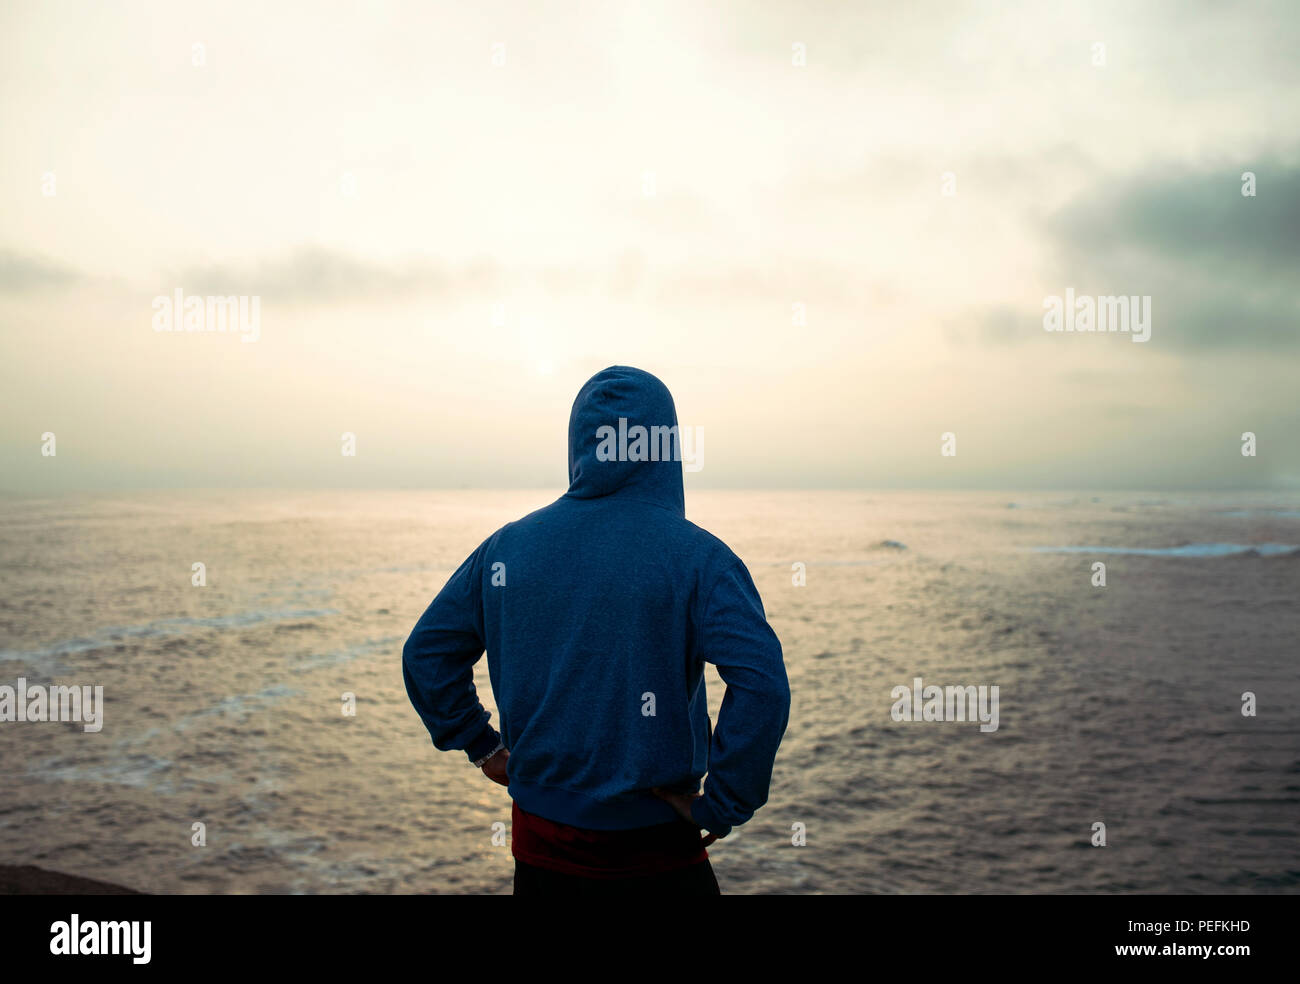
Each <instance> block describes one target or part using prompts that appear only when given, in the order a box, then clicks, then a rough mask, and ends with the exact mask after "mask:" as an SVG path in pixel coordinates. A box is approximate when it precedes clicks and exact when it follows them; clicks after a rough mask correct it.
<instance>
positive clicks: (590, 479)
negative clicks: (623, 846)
mask: <svg viewBox="0 0 1300 984" xmlns="http://www.w3.org/2000/svg"><path fill="white" fill-rule="evenodd" d="M638 426H640V427H643V428H645V430H646V436H647V437H650V438H658V440H654V441H653V443H654V447H653V449H651V448H649V447H648V444H650V443H652V442H651V441H650V440H645V439H642V440H638V438H639V437H640V436H641V435H640V434H639V432H638V431H637V430H636V428H637V427H638ZM652 427H656V428H669V427H671V428H676V427H677V411H676V408H675V407H674V406H673V398H672V395H671V394H670V393H669V392H668V388H667V387H666V386H664V384H663V383H661V382H660V381H659V380H658V379H656V378H655V377H654V376H652V375H650V374H649V373H646V372H642V371H641V370H639V369H631V368H627V367H625V366H613V367H611V368H609V369H606V370H604V371H603V372H600V373H597V374H596V375H595V376H593V377H592V378H591V379H590V380H588V381H587V383H586V384H585V385H584V386H583V387H582V389H581V390H580V391H579V392H578V396H577V399H576V400H574V403H573V411H572V413H571V414H570V416H569V491H568V492H566V493H565V494H564V495H563V496H561V497H560V498H559V499H557V500H556V501H555V502H553V503H552V504H551V505H549V506H546V507H545V508H543V509H539V510H537V511H536V512H534V513H531V514H529V515H528V516H525V517H524V518H523V519H520V520H518V521H517V522H514V523H509V524H508V525H506V526H504V527H502V528H501V529H500V530H498V531H497V532H496V533H494V534H492V536H490V537H488V538H487V540H485V541H484V542H483V543H482V544H481V545H480V546H479V548H478V549H477V550H475V551H474V552H473V553H472V554H471V555H470V556H469V557H468V558H467V559H466V561H465V562H464V563H463V564H461V565H460V568H459V569H458V570H457V571H456V573H455V574H453V575H452V577H451V580H450V581H448V582H447V584H446V586H445V587H444V588H443V589H442V591H441V592H440V593H439V594H438V597H436V598H435V599H434V600H433V603H432V604H431V605H430V606H429V608H428V610H427V611H425V613H424V615H423V616H422V617H421V618H420V620H419V622H418V623H417V624H416V626H415V629H414V631H412V633H411V637H410V638H409V639H408V640H407V642H406V646H405V648H404V650H403V652H402V664H403V673H404V676H405V680H406V689H407V693H408V694H409V695H410V698H411V702H412V703H413V704H414V705H415V709H416V710H417V711H418V712H419V714H420V717H421V718H422V719H423V720H424V723H425V725H426V726H427V727H428V729H429V734H430V735H431V736H432V738H433V744H434V746H435V747H437V748H439V749H442V750H444V751H446V750H450V749H463V750H465V752H466V753H467V754H468V756H469V758H470V760H471V761H473V760H475V759H477V758H479V757H481V756H483V755H486V754H487V753H488V752H489V751H491V750H492V749H493V748H495V747H496V745H497V742H498V740H500V741H503V742H504V743H505V746H506V748H507V749H509V751H510V759H509V761H508V764H507V774H508V778H509V781H510V787H509V788H510V795H511V796H512V797H513V798H514V799H515V801H516V802H517V803H518V804H519V806H520V807H521V808H522V809H524V810H526V811H527V812H529V813H533V814H536V815H537V816H541V817H545V818H547V819H549V820H553V821H555V822H557V823H565V824H569V825H571V826H575V827H585V828H588V829H595V830H622V829H627V828H631V827H645V826H650V825H652V824H659V823H669V822H672V821H673V820H675V819H677V814H676V813H675V812H674V811H673V809H672V807H670V806H669V805H668V803H666V802H665V801H664V800H662V799H660V798H659V797H658V796H656V795H654V793H652V792H651V788H652V787H655V786H659V787H663V788H665V789H670V790H673V791H675V792H682V793H687V794H693V793H696V792H698V791H699V788H700V779H701V777H702V776H704V774H705V773H706V772H707V773H708V780H707V782H705V784H704V795H703V796H702V797H700V798H697V799H696V800H695V801H694V805H693V806H692V810H691V812H692V816H693V818H694V820H695V822H696V823H697V824H699V826H700V827H702V828H704V829H705V830H707V831H709V832H710V833H712V834H715V835H716V836H718V837H725V836H726V835H727V833H728V832H729V831H730V830H731V828H732V827H733V826H735V825H738V824H742V823H744V822H745V821H746V820H748V819H749V818H750V817H751V816H753V815H754V811H755V810H757V809H758V808H759V807H760V806H762V805H763V803H764V802H766V800H767V793H768V786H769V784H770V782H771V778H772V763H773V760H774V759H775V757H776V750H777V746H778V745H779V744H780V743H781V737H782V735H783V734H784V733H785V727H786V723H787V722H788V720H789V710H790V688H789V683H788V682H787V680H786V674H785V665H784V663H783V662H782V658H781V643H780V641H779V640H778V639H777V637H776V634H775V633H774V632H773V631H772V629H771V627H770V626H769V625H768V624H767V619H766V616H765V615H764V613H763V603H762V601H761V600H760V599H759V596H758V591H757V589H755V587H754V582H753V581H752V580H751V579H750V576H749V571H748V570H746V569H745V565H744V564H743V563H741V561H740V559H739V558H738V557H737V556H736V555H735V554H734V553H732V552H731V550H730V549H728V547H727V546H726V544H724V543H723V542H722V541H721V540H719V539H718V538H717V537H715V536H712V535H711V534H709V533H707V532H705V531H704V530H702V529H700V528H699V527H698V526H696V525H695V524H693V523H690V522H688V521H687V519H686V511H685V497H684V495H683V490H682V463H681V460H680V456H681V450H680V445H679V444H677V443H676V434H677V431H676V430H673V431H672V432H670V433H671V435H672V436H671V437H670V438H669V441H670V442H671V443H670V444H669V448H670V453H665V451H664V443H663V435H664V433H665V432H664V431H659V430H653V431H652V430H651V428H652ZM606 428H608V429H606ZM611 452H612V453H611ZM639 458H643V459H649V460H633V459H639ZM665 459H666V460H665ZM484 649H486V650H487V654H488V676H489V678H490V679H491V681H492V692H493V694H494V695H495V696H496V703H497V708H498V710H499V711H500V714H501V731H500V733H499V734H498V732H497V731H496V729H494V728H493V727H492V725H491V724H490V723H489V719H490V717H491V715H490V714H489V713H488V712H487V710H485V709H484V707H483V705H482V704H481V703H480V702H479V699H478V696H477V694H476V692H475V689H474V672H473V668H474V664H475V663H476V662H477V661H478V658H479V656H481V655H482V653H483V651H484ZM706 662H708V663H712V664H714V666H716V667H717V670H718V674H719V675H720V676H721V677H722V680H723V682H724V683H725V684H726V685H727V690H726V694H725V695H724V697H723V701H722V710H721V713H720V714H719V717H718V727H717V729H716V730H714V729H712V728H711V726H710V722H709V714H708V702H707V700H706V698H705V693H704V676H703V674H704V664H705V663H706Z"/></svg>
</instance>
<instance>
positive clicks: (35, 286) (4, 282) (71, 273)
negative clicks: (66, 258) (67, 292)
mask: <svg viewBox="0 0 1300 984" xmlns="http://www.w3.org/2000/svg"><path fill="white" fill-rule="evenodd" d="M83 279H85V278H84V277H83V275H82V274H81V272H80V271H79V270H76V269H75V268H73V267H71V266H68V265H67V264H64V263H60V262H58V261H56V260H49V259H46V258H44V257H41V256H36V255H33V254H29V253H19V252H16V251H14V250H7V249H0V291H3V292H6V293H20V292H25V291H32V290H45V289H49V288H54V287H68V286H71V285H72V284H75V283H79V282H80V281H82V280H83Z"/></svg>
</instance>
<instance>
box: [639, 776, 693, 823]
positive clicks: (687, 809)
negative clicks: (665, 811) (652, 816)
mask: <svg viewBox="0 0 1300 984" xmlns="http://www.w3.org/2000/svg"><path fill="white" fill-rule="evenodd" d="M650 792H652V793H654V794H655V795H656V796H658V797H659V798H660V799H661V800H664V801H665V802H666V803H667V804H668V805H669V806H671V807H672V808H673V809H674V810H676V811H677V815H678V816H679V817H681V818H682V819H683V820H685V821H687V822H689V823H690V824H691V825H692V826H695V827H698V826H699V824H698V823H696V822H695V819H694V818H693V817H692V816H691V804H692V803H693V802H695V800H697V799H699V798H700V797H701V796H703V795H704V794H703V793H695V794H694V795H692V796H687V795H686V794H685V793H674V792H671V791H670V790H667V789H660V788H659V787H658V786H655V787H654V788H653V789H651V790H650Z"/></svg>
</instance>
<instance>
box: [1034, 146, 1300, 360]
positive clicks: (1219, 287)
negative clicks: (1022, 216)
mask: <svg viewBox="0 0 1300 984" xmlns="http://www.w3.org/2000/svg"><path fill="white" fill-rule="evenodd" d="M1247 170H1249V171H1253V172H1254V173H1255V175H1256V181H1257V185H1256V192H1257V193H1256V196H1255V197H1253V198H1252V197H1246V196H1243V195H1242V194H1241V187H1242V180H1241V173H1242V172H1243V171H1247ZM1098 187H1099V189H1100V190H1097V191H1093V192H1089V193H1087V194H1085V195H1082V196H1080V197H1078V198H1077V199H1075V200H1074V201H1072V202H1070V203H1069V204H1068V205H1067V206H1065V207H1064V208H1062V209H1061V210H1059V211H1058V212H1057V213H1055V214H1054V215H1052V216H1051V217H1050V218H1049V219H1048V220H1047V221H1046V223H1045V231H1046V234H1047V235H1048V236H1049V238H1050V239H1051V241H1052V243H1053V245H1054V247H1055V249H1056V251H1057V257H1058V261H1059V262H1058V268H1057V270H1056V276H1057V277H1058V278H1059V281H1060V287H1059V288H1058V289H1057V292H1058V293H1059V292H1061V291H1063V290H1064V288H1065V287H1067V286H1072V287H1074V288H1075V290H1076V292H1077V293H1092V294H1119V293H1126V294H1138V295H1151V297H1152V306H1153V309H1154V312H1155V313H1154V318H1155V323H1154V330H1153V332H1154V336H1155V337H1156V338H1158V339H1160V341H1161V343H1162V344H1169V345H1173V346H1186V347H1205V348H1241V349H1259V350H1270V351H1272V350H1295V349H1298V348H1300V330H1297V329H1300V303H1298V302H1297V297H1296V293H1295V290H1294V283H1293V281H1294V271H1295V269H1296V267H1297V265H1298V263H1300V165H1296V164H1292V163H1286V162H1282V161H1280V160H1278V159H1268V160H1261V161H1260V162H1258V163H1257V164H1242V165H1240V166H1236V165H1234V166H1231V167H1220V168H1216V169H1214V170H1203V171H1195V172H1193V171H1179V172H1176V173H1170V172H1169V171H1168V170H1167V169H1164V168H1160V167H1151V168H1149V169H1147V170H1146V171H1145V172H1144V173H1143V174H1141V175H1138V176H1134V177H1132V178H1129V179H1127V180H1124V181H1120V182H1119V183H1117V184H1112V185H1110V186H1106V185H1104V184H1100V185H1099V186H1098Z"/></svg>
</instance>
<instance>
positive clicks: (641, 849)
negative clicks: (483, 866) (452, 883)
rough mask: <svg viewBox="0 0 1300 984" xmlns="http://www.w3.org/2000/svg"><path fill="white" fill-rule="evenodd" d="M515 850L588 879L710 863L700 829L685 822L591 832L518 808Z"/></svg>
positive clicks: (537, 862) (526, 857) (538, 863)
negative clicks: (703, 862) (704, 862)
mask: <svg viewBox="0 0 1300 984" xmlns="http://www.w3.org/2000/svg"><path fill="white" fill-rule="evenodd" d="M510 849H511V852H512V853H513V854H514V856H515V857H516V858H518V859H519V860H520V861H523V862H524V863H525V864H531V865H535V866H536V867H538V868H548V869H550V870H551V871H562V872H564V873H566V874H570V875H579V876H581V877H584V878H627V877H633V876H636V875H652V874H656V873H658V872H661V871H671V870H673V869H674V868H684V867H686V866H687V865H691V864H698V863H700V862H701V861H707V860H708V859H709V852H708V851H706V850H705V848H704V841H703V840H702V839H701V837H700V831H699V828H697V827H693V826H692V825H691V824H689V823H686V822H685V821H684V820H683V821H679V822H675V823H662V824H657V825H655V826H653V827H636V828H634V829H632V830H587V829H585V828H582V827H570V826H569V825H568V824H563V823H556V822H555V821H554V820H547V819H546V818H545V817H539V816H537V815H536V814H533V813H527V812H525V811H524V810H521V809H520V808H519V804H518V803H515V804H514V807H513V810H512V812H511V833H510Z"/></svg>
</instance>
